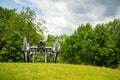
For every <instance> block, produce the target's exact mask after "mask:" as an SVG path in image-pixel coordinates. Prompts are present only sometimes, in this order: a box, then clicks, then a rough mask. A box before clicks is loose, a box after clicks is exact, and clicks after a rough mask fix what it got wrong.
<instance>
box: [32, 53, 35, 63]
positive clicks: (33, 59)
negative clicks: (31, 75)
mask: <svg viewBox="0 0 120 80" xmlns="http://www.w3.org/2000/svg"><path fill="white" fill-rule="evenodd" d="M32 62H33V63H34V62H35V53H34V52H33V58H32Z"/></svg>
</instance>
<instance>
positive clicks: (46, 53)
mask: <svg viewBox="0 0 120 80" xmlns="http://www.w3.org/2000/svg"><path fill="white" fill-rule="evenodd" d="M45 63H47V51H45Z"/></svg>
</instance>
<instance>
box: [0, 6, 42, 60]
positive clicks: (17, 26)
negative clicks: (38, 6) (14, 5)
mask: <svg viewBox="0 0 120 80" xmlns="http://www.w3.org/2000/svg"><path fill="white" fill-rule="evenodd" d="M0 14H1V15H0V34H1V35H0V61H5V62H8V61H10V62H11V61H14V62H16V61H23V52H22V50H21V49H22V45H23V44H22V43H23V37H24V36H26V37H27V39H28V41H29V42H30V44H31V45H36V43H37V42H38V41H39V40H40V39H42V38H43V34H40V33H38V32H37V31H36V25H37V24H36V23H35V22H34V19H35V16H36V15H35V12H34V11H33V10H30V8H29V7H24V8H23V10H22V11H21V12H20V13H16V10H15V9H14V10H10V9H6V8H2V7H0Z"/></svg>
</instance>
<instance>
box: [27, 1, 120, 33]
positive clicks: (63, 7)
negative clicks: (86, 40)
mask: <svg viewBox="0 0 120 80" xmlns="http://www.w3.org/2000/svg"><path fill="white" fill-rule="evenodd" d="M27 1H29V2H31V3H32V5H33V6H34V7H36V8H38V9H39V10H41V11H42V13H43V16H42V17H45V19H46V21H47V24H46V26H47V28H48V30H49V33H50V34H54V35H59V34H62V33H67V34H71V33H72V32H73V30H74V29H75V28H76V27H77V26H79V25H80V24H82V23H87V22H89V23H91V24H92V25H94V26H95V25H96V24H98V23H104V22H108V21H109V20H112V19H113V18H115V17H120V16H119V13H120V11H119V10H118V9H120V8H118V6H119V5H118V3H119V2H120V1H119V2H118V3H116V1H113V0H106V1H105V2H104V0H101V1H99V0H27ZM109 4H113V6H114V7H112V6H111V5H109ZM111 7H112V8H111ZM112 10H113V11H114V12H111V11H112ZM37 15H39V14H37ZM39 17H41V16H39Z"/></svg>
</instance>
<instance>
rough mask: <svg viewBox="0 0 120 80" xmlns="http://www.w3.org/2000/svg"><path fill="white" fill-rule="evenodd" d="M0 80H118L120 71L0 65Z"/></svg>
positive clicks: (64, 66)
mask: <svg viewBox="0 0 120 80" xmlns="http://www.w3.org/2000/svg"><path fill="white" fill-rule="evenodd" d="M0 80H120V69H110V68H104V67H95V66H86V65H72V64H53V63H47V64H45V63H34V64H33V63H0Z"/></svg>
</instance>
